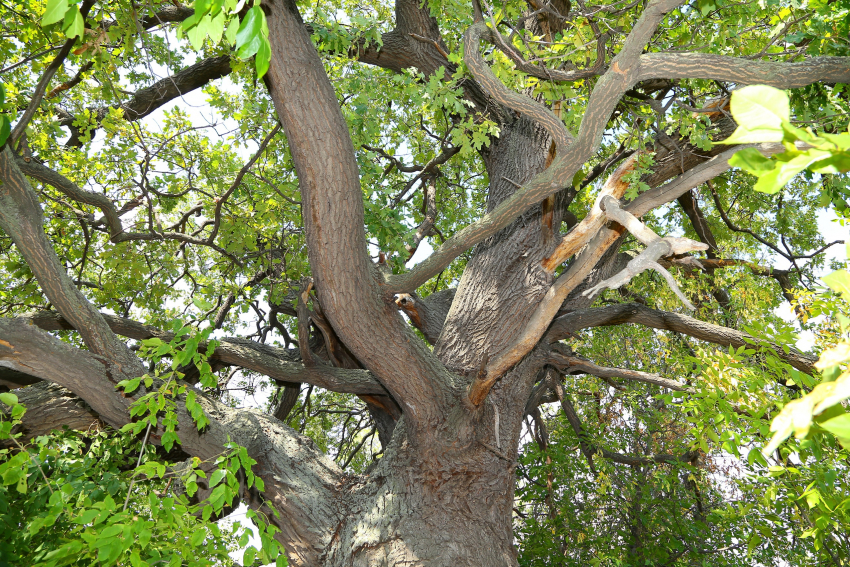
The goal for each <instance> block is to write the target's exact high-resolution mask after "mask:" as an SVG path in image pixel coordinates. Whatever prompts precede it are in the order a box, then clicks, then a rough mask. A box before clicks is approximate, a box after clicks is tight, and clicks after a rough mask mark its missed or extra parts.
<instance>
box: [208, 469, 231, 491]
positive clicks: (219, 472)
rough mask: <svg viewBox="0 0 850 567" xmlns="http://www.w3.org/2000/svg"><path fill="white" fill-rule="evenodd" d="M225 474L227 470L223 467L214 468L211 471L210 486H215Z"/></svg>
mask: <svg viewBox="0 0 850 567" xmlns="http://www.w3.org/2000/svg"><path fill="white" fill-rule="evenodd" d="M226 476H227V471H226V470H224V469H216V470H214V471H213V473H212V476H211V477H210V488H212V487H214V486H216V485H217V484H218V483H219V482H221V481H222V480H223V479H224V478H225V477H226Z"/></svg>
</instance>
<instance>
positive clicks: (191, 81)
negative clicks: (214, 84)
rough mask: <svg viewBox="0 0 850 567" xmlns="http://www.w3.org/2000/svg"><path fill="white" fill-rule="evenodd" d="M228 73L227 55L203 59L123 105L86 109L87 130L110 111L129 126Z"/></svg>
mask: <svg viewBox="0 0 850 567" xmlns="http://www.w3.org/2000/svg"><path fill="white" fill-rule="evenodd" d="M231 70H232V69H231V67H230V56H229V55H223V56H220V57H211V58H209V59H203V60H201V61H198V62H197V63H195V64H193V65H190V66H189V67H186V68H185V69H183V70H182V71H180V72H178V73H176V74H174V75H172V76H170V77H166V78H164V79H162V80H160V81H157V82H156V83H154V84H153V85H151V86H149V87H145V88H143V89H139V90H138V91H136V93H135V94H134V95H133V97H132V98H131V99H130V100H128V101H127V102H124V103H121V104H117V105H114V106H112V107H104V108H92V109H90V110H91V111H92V114H93V122H92V123H90V124H88V126H87V127H88V128H89V131H90V132H93V131H94V130H96V129H97V128H98V127H99V125H100V122H101V121H102V120H103V119H104V118H106V116H107V115H108V114H109V111H110V109H112V108H118V109H121V110H123V112H124V119H125V120H128V121H131V122H132V121H135V120H140V119H141V118H144V117H145V116H148V115H149V114H151V113H152V112H154V111H155V110H157V109H158V108H160V107H161V106H163V105H164V104H167V103H169V102H171V101H172V100H174V99H175V98H178V97H180V96H182V95H185V94H187V93H189V92H191V91H193V90H195V89H198V88H200V87H203V86H204V85H206V84H207V83H209V82H210V81H214V80H216V79H220V78H221V77H224V76H226V75H229V74H230V72H231ZM75 120H76V118H75V117H73V116H66V117H63V118H61V119H60V121H59V125H60V126H67V127H72V126H73V122H74V121H75ZM75 138H76V137H75V136H73V135H72V137H71V140H69V142H68V144H69V145H71V146H76V145H79V144H80V143H81V142H80V141H79V140H78V139H75Z"/></svg>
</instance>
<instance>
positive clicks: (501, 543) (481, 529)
mask: <svg viewBox="0 0 850 567" xmlns="http://www.w3.org/2000/svg"><path fill="white" fill-rule="evenodd" d="M424 453H425V452H424V451H423V450H422V448H421V447H417V446H416V445H415V444H414V443H411V442H410V440H409V438H408V436H407V431H406V427H405V424H404V418H402V421H400V422H399V425H398V426H397V427H396V431H395V434H394V436H393V442H392V443H391V444H390V446H389V447H388V448H387V450H386V453H385V456H384V457H383V458H382V459H381V461H380V462H379V464H378V465H377V467H376V469H375V470H374V471H372V473H371V474H370V475H369V476H368V477H366V478H364V479H362V482H358V483H356V484H355V485H354V487H353V488H352V490H351V493H350V495H349V505H348V512H349V513H348V514H347V515H346V517H345V519H344V520H343V522H342V523H341V524H340V525H339V526H337V527H336V528H335V534H334V540H333V542H332V543H331V545H330V547H329V549H328V550H327V554H326V556H325V557H324V563H323V565H325V566H327V567H336V566H340V567H341V566H343V565H345V566H358V567H360V566H362V567H378V566H391V565H405V566H422V567H425V566H428V567H442V566H445V567H449V566H451V567H465V566H469V567H473V566H475V567H480V566H482V565H488V566H489V565H492V566H513V565H516V564H517V562H516V552H515V551H514V547H513V535H512V529H511V507H512V505H513V498H514V467H513V462H511V461H508V460H506V459H505V458H504V457H502V456H497V455H496V454H495V453H494V452H493V451H492V450H490V449H488V448H487V447H485V446H483V445H480V444H475V446H469V447H458V448H457V450H456V451H454V452H453V453H452V454H448V453H447V454H444V455H442V456H441V458H439V459H432V458H428V459H427V460H423V458H422V456H423V454H424Z"/></svg>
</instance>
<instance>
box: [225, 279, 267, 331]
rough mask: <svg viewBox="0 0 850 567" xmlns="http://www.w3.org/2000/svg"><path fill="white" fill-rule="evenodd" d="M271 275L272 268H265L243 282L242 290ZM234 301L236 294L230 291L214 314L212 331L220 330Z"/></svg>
mask: <svg viewBox="0 0 850 567" xmlns="http://www.w3.org/2000/svg"><path fill="white" fill-rule="evenodd" d="M272 273H274V267H273V266H270V267H268V268H266V269H265V270H262V271H260V272H257V273H256V274H254V277H252V278H251V279H249V280H248V281H247V282H245V285H243V286H242V287H243V288H246V287H254V286H255V285H257V284H258V283H260V282H261V281H263V280H264V279H266V278H267V277H269V276H270V275H272ZM235 301H236V293H235V292H232V291H231V292H230V293H228V294H227V297H226V298H224V303H222V304H221V307H220V308H219V310H218V312H217V313H216V314H215V320H214V321H213V329H221V326H222V325H223V324H224V320H225V319H226V318H227V313H228V312H229V311H230V308H231V307H233V303H234V302H235Z"/></svg>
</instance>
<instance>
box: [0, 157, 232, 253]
mask: <svg viewBox="0 0 850 567" xmlns="http://www.w3.org/2000/svg"><path fill="white" fill-rule="evenodd" d="M13 155H14V154H13ZM13 159H14V160H15V164H16V165H17V166H18V168H19V169H20V170H21V171H22V172H23V173H25V174H26V175H28V176H30V177H32V178H33V179H37V180H38V181H41V182H42V183H47V184H48V185H50V186H52V187H54V188H55V189H58V190H59V191H61V192H62V193H64V194H65V195H67V196H68V197H69V198H71V199H73V200H75V201H78V202H80V203H86V204H88V205H94V206H95V207H97V208H99V209H100V210H101V212H102V213H103V218H102V219H98V220H97V221H95V222H94V223H93V225H94V226H97V225H98V224H100V223H102V222H103V223H105V224H106V226H107V229H108V230H109V240H110V241H111V242H114V243H118V242H126V241H130V240H176V241H178V242H183V243H186V244H196V245H198V246H209V247H210V248H212V249H213V250H215V251H216V252H218V253H219V254H221V255H223V256H225V257H227V258H229V259H230V260H231V261H232V262H234V263H235V264H237V265H241V264H242V262H241V261H240V260H239V259H238V258H236V257H235V256H234V255H233V254H231V253H230V252H228V251H226V250H225V249H223V248H222V247H220V246H218V245H216V244H211V243H209V242H207V240H206V239H204V240H202V239H200V238H195V237H193V236H189V235H186V234H183V233H181V232H169V231H165V232H125V231H124V226H123V224H122V223H121V218H120V216H121V215H122V214H124V213H125V212H127V211H128V210H131V209H133V208H134V207H135V206H137V201H136V200H133V201H130V202H129V203H127V204H126V205H124V207H122V209H121V210H120V211H116V210H115V205H113V204H112V201H111V200H110V199H109V198H108V197H107V196H106V195H100V194H98V193H93V192H91V191H86V190H84V189H81V188H80V187H79V186H78V185H77V184H76V183H74V182H72V181H71V180H69V179H68V178H67V177H65V176H63V175H60V174H59V173H56V172H55V171H53V170H52V169H50V168H48V167H45V166H43V165H41V164H40V163H37V162H35V161H33V160H29V161H27V159H26V158H23V157H20V156H17V155H14V158H13Z"/></svg>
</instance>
